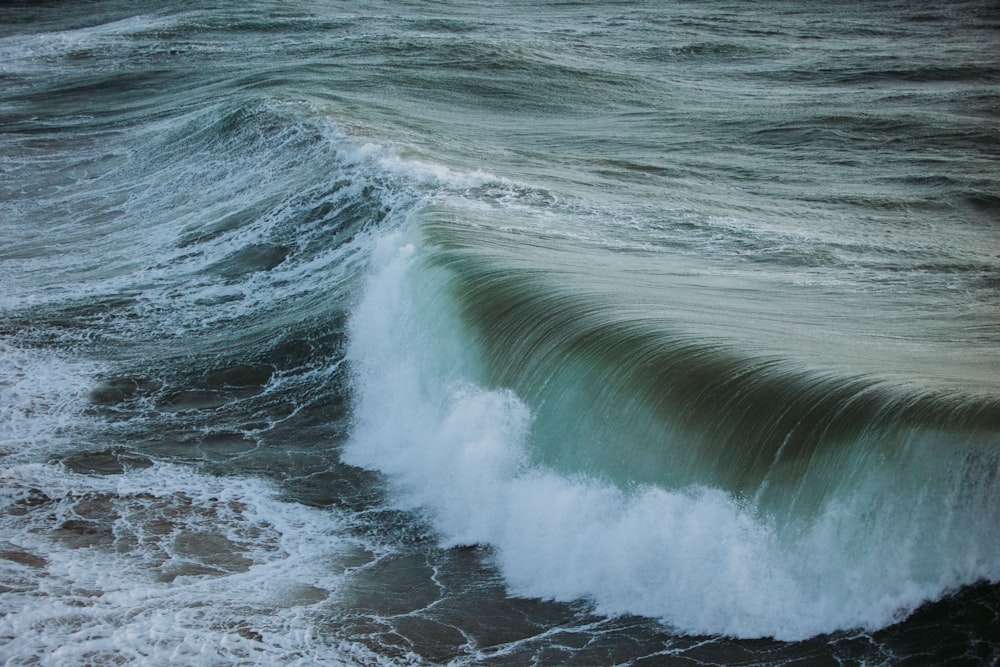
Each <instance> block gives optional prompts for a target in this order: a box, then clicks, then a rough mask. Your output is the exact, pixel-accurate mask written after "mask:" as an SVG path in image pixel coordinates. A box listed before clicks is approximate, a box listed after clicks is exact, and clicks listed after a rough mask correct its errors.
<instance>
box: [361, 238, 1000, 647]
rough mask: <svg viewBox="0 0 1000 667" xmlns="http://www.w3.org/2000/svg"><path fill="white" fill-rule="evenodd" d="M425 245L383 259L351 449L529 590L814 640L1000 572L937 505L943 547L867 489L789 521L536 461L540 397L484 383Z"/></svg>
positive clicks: (398, 248) (374, 287) (391, 249)
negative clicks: (534, 408)
mask: <svg viewBox="0 0 1000 667" xmlns="http://www.w3.org/2000/svg"><path fill="white" fill-rule="evenodd" d="M421 253H422V251H421V250H420V249H418V248H417V247H416V246H415V245H414V244H413V243H412V242H410V241H409V240H408V239H407V237H406V235H405V232H399V233H396V234H393V235H391V236H387V237H386V238H385V239H383V240H382V242H381V244H380V247H379V249H378V252H377V253H376V255H375V258H374V260H373V272H372V275H371V278H370V280H369V283H368V285H367V288H366V292H365V295H364V299H363V301H362V303H361V304H360V305H359V307H358V309H357V311H356V313H355V314H354V317H353V320H352V322H351V329H350V348H349V352H348V359H349V361H350V363H351V365H352V369H353V372H354V374H355V379H356V389H357V401H358V406H357V410H356V415H357V416H356V425H355V428H354V431H353V434H352V438H351V441H350V443H349V444H348V446H347V448H346V449H345V452H344V457H345V459H346V461H347V462H349V463H352V464H356V465H362V466H366V467H369V468H374V469H378V470H381V471H383V472H385V473H387V474H388V475H389V476H390V478H391V479H392V480H393V482H394V484H395V490H396V497H397V498H398V502H399V503H400V505H401V506H404V507H407V508H424V509H425V510H426V511H427V512H428V513H429V514H430V515H431V516H432V517H433V519H434V521H435V524H436V526H437V528H438V530H439V531H440V534H441V538H442V541H443V543H444V544H445V545H446V546H453V545H462V544H490V545H493V546H494V547H495V549H496V554H497V555H496V560H497V562H498V564H499V565H500V567H501V568H502V571H503V572H504V574H505V576H506V577H507V580H508V582H509V584H510V587H511V590H512V591H513V592H514V593H516V594H518V595H524V596H533V597H543V598H551V599H556V600H567V601H568V600H576V599H589V600H592V601H593V603H594V605H595V607H596V609H597V610H598V611H600V612H603V613H607V614H611V615H617V614H641V615H645V616H649V617H654V618H658V619H662V620H663V621H664V622H665V623H667V624H668V625H670V626H672V627H673V628H675V629H677V630H681V631H684V632H689V633H696V634H700V633H708V634H725V635H731V636H737V637H761V636H773V637H776V638H779V639H785V640H797V639H803V638H806V637H809V636H813V635H816V634H820V633H826V632H831V631H835V630H838V629H847V628H854V627H863V628H870V629H873V628H878V627H883V626H885V625H887V624H890V623H892V622H894V621H896V620H899V617H900V614H905V613H906V612H908V611H910V610H912V609H913V608H914V607H915V606H917V605H918V604H920V603H921V602H922V601H924V600H927V599H930V598H933V597H936V596H939V595H941V594H942V593H943V592H945V591H947V590H949V589H950V588H953V587H955V586H957V585H959V584H961V583H971V582H973V581H975V580H976V579H977V578H979V577H982V576H987V577H993V578H997V577H1000V572H998V571H997V568H998V565H997V563H998V562H1000V554H998V553H997V545H996V543H995V540H992V541H991V540H990V539H988V538H987V539H986V540H980V538H979V537H977V536H976V535H975V533H976V532H977V531H976V530H975V528H976V526H975V525H968V526H967V527H968V528H969V531H968V532H969V533H971V535H969V534H967V535H948V534H944V533H942V534H937V533H933V531H935V530H937V528H935V527H934V523H935V522H933V521H932V520H931V514H930V512H933V511H936V510H933V508H922V509H921V514H920V518H919V521H920V522H923V523H924V524H930V527H929V528H928V529H927V530H929V531H931V532H932V533H933V538H934V539H933V542H934V543H935V544H936V545H937V548H936V551H933V550H928V551H929V555H927V557H926V558H925V557H924V555H921V554H922V547H921V545H920V544H914V542H915V541H919V539H920V538H917V537H912V536H911V537H910V538H907V530H908V527H909V525H910V524H906V525H903V524H902V523H899V522H897V519H898V516H897V515H895V514H892V513H889V514H886V515H885V516H883V517H881V518H879V519H876V520H873V521H869V522H868V523H867V524H866V523H865V522H864V521H862V520H861V519H860V518H859V517H860V511H861V509H862V508H864V507H868V506H869V505H867V504H866V503H868V502H869V500H870V499H869V498H865V497H863V496H864V494H859V497H861V498H860V500H859V501H858V502H859V505H858V506H853V505H851V504H850V502H848V503H847V504H845V505H843V506H834V505H830V506H828V507H827V509H826V511H825V513H823V514H822V515H820V516H817V517H815V519H814V521H812V523H807V524H805V525H803V526H798V527H795V526H776V525H774V524H772V523H771V522H770V521H769V520H767V519H766V518H761V517H759V516H758V515H757V514H755V513H754V512H753V511H752V510H751V509H748V508H747V507H745V506H743V505H741V504H740V503H738V502H736V501H735V500H734V499H733V498H732V497H731V496H730V495H728V494H727V493H724V492H723V491H720V490H714V489H706V488H690V489H686V490H682V491H667V490H664V489H661V488H657V487H642V488H637V489H632V490H630V491H628V492H626V491H622V490H621V489H619V488H617V487H614V486H611V485H609V484H606V483H602V482H598V481H595V480H591V479H586V478H580V477H569V476H566V475H563V474H559V473H557V472H555V471H553V470H549V469H546V468H544V467H542V466H540V465H537V464H534V463H532V461H531V456H530V447H529V443H530V438H531V431H530V428H531V417H530V412H529V410H528V408H527V406H525V405H524V404H523V403H522V402H521V401H520V400H519V399H518V398H517V396H515V395H514V394H513V393H512V392H510V391H508V390H505V389H487V388H484V387H481V386H477V385H476V384H475V383H474V382H473V381H472V379H473V378H474V377H475V372H474V369H475V349H474V347H473V344H472V342H471V340H470V339H469V338H468V337H466V336H463V335H462V333H461V327H460V326H459V325H458V324H457V323H456V321H455V315H454V313H453V312H452V308H453V306H452V305H451V304H449V302H448V296H447V294H448V292H447V290H445V289H443V288H442V286H441V285H440V284H436V282H435V281H436V276H435V274H434V270H433V269H432V268H430V265H424V264H422V263H421V258H422V257H421ZM878 483H879V481H878V480H877V479H874V480H873V481H872V484H871V486H872V488H874V489H875V491H873V492H874V493H878V492H879V491H878V489H877V487H878ZM911 509H915V508H908V509H906V511H907V512H909V511H910V510H911ZM925 510H926V511H925ZM894 522H895V523H894ZM942 545H943V546H942ZM925 546H926V545H925ZM963 553H965V554H969V553H972V554H974V555H971V556H969V555H967V556H964V557H962V558H957V556H959V555H961V554H963ZM928 558H929V560H928ZM953 558H955V560H956V561H958V562H955V563H953V562H951V561H952V559H953Z"/></svg>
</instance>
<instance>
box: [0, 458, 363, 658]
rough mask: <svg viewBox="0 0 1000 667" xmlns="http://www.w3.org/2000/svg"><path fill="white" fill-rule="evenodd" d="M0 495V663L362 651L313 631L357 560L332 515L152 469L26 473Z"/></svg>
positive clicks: (253, 484)
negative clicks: (72, 523)
mask: <svg viewBox="0 0 1000 667" xmlns="http://www.w3.org/2000/svg"><path fill="white" fill-rule="evenodd" d="M0 488H2V493H0V526H2V528H3V532H4V534H5V535H6V536H7V538H8V539H9V540H10V542H6V543H2V549H3V550H4V552H5V554H10V553H12V552H14V553H20V554H22V555H21V556H20V557H18V556H16V555H15V556H13V557H11V556H10V555H5V556H4V558H0V581H2V582H3V583H4V585H5V586H6V587H7V588H8V589H9V592H7V593H5V594H4V595H3V596H0V612H2V616H0V661H4V662H5V664H6V663H8V661H9V662H10V663H17V664H20V663H21V662H25V663H27V662H32V663H33V662H35V661H38V663H39V664H95V663H101V662H102V661H109V662H114V663H115V664H121V663H120V662H119V661H124V663H125V664H143V665H167V664H188V665H219V664H303V665H306V664H309V665H311V664H352V663H354V661H355V660H354V659H352V657H351V656H352V655H356V654H357V653H358V652H359V651H361V652H363V649H361V648H360V647H352V646H351V645H350V644H349V643H347V642H344V643H342V644H331V643H330V642H329V641H327V640H326V639H325V638H324V631H323V630H322V629H321V628H320V624H321V623H322V622H323V618H324V612H326V613H329V612H328V609H329V605H330V604H331V603H332V601H333V600H334V599H335V598H336V595H337V590H338V587H339V586H340V583H341V581H342V579H343V577H344V576H345V575H344V574H343V573H344V572H345V567H346V566H345V565H344V563H345V561H344V559H345V557H347V558H348V559H350V557H351V554H352V553H354V552H355V551H356V550H357V549H359V548H364V547H363V546H362V545H359V544H358V543H356V541H354V540H352V539H350V538H345V537H343V535H342V533H343V524H342V523H341V520H340V518H339V517H338V516H337V515H336V514H335V513H333V512H330V511H326V510H320V509H315V508H309V507H306V506H303V505H300V504H297V503H290V502H283V501H281V500H279V499H278V498H277V497H276V493H275V491H274V490H273V489H272V488H271V487H270V486H269V485H268V484H267V483H265V482H262V481H260V480H253V479H239V478H218V477H206V476H203V475H199V474H197V473H195V472H193V471H191V470H190V469H188V468H184V467H179V466H171V465H162V464H159V465H156V466H154V467H153V468H150V469H147V470H133V471H129V472H126V473H125V474H123V475H118V476H111V477H101V476H83V475H76V474H73V473H71V472H68V471H65V470H62V469H60V468H59V467H56V466H51V465H39V464H25V465H20V466H14V467H9V468H7V469H5V470H4V471H3V473H2V484H0ZM29 497H30V498H32V499H33V500H32V501H31V502H30V503H27V504H25V502H24V500H25V498H29ZM40 499H41V500H40ZM19 501H20V503H21V505H20V506H18V502H19ZM25 508H26V511H25ZM19 509H20V511H18V510H19ZM67 520H77V521H81V520H91V521H94V522H95V523H96V525H97V526H98V528H96V529H95V530H93V531H91V532H89V533H88V532H84V533H82V534H80V533H79V532H74V530H73V529H72V528H67V529H62V528H60V527H61V526H64V525H69V524H65V523H64V522H65V521H67ZM94 535H96V536H97V537H96V538H95V537H94ZM80 540H96V542H97V543H96V544H94V543H90V542H88V543H86V544H81V543H80ZM345 555H346V556H345Z"/></svg>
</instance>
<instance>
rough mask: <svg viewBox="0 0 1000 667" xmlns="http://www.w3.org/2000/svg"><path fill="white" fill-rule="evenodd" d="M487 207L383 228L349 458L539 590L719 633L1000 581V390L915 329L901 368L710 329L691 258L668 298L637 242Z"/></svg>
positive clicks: (745, 632) (780, 629)
mask: <svg viewBox="0 0 1000 667" xmlns="http://www.w3.org/2000/svg"><path fill="white" fill-rule="evenodd" d="M477 213H480V212H477V211H475V210H469V209H456V208H448V207H442V206H432V207H430V208H426V209H423V210H422V211H421V212H420V213H419V214H418V216H417V220H416V221H415V222H414V224H413V229H411V230H409V231H408V232H406V233H403V232H401V233H400V234H399V237H398V238H397V237H396V236H392V237H389V238H387V239H384V240H383V242H382V243H383V247H382V248H381V249H380V251H379V253H378V254H377V255H376V260H375V264H376V268H375V270H374V274H373V277H372V278H371V279H370V282H369V285H368V287H367V288H366V296H365V300H364V301H363V302H362V304H361V306H360V307H359V310H358V311H356V312H355V315H354V316H353V320H352V326H351V340H352V344H351V351H350V352H349V354H348V359H349V360H350V361H351V362H352V366H353V368H354V369H355V372H356V380H357V383H358V396H359V399H358V400H359V409H358V414H359V424H358V426H357V429H356V431H355V433H354V436H353V442H352V444H351V445H350V446H349V448H348V450H347V459H346V460H347V461H349V462H351V463H355V464H358V465H364V466H368V467H376V468H378V469H380V470H383V471H384V472H387V473H388V474H389V475H390V476H391V477H392V478H394V479H395V480H396V481H397V484H398V486H399V492H400V493H401V494H402V497H403V498H404V499H405V503H406V504H407V506H409V507H427V508H429V509H430V510H431V512H432V514H433V516H434V518H435V525H437V526H438V527H439V529H440V530H442V532H443V534H444V536H445V540H446V543H447V544H450V545H463V544H482V543H485V544H491V545H495V546H496V547H497V550H498V553H497V556H496V558H497V561H498V563H499V564H500V566H501V568H502V570H503V572H504V573H505V575H507V576H508V577H509V579H510V580H511V583H512V586H513V588H514V590H515V591H517V592H519V593H521V594H525V595H532V596H543V597H550V598H553V599H558V600H573V599H576V598H580V597H591V598H592V599H593V600H594V602H595V604H596V606H597V608H598V609H599V610H601V611H602V612H604V613H612V614H640V615H647V616H653V617H656V618H660V619H663V620H664V621H666V622H667V623H669V624H670V625H671V626H672V627H675V628H678V629H681V630H683V631H686V632H691V633H696V634H712V633H722V634H728V635H734V636H746V637H755V636H762V635H765V636H775V637H778V638H782V639H803V638H806V637H810V636H813V635H816V634H821V633H828V632H832V631H834V630H837V629H840V628H846V627H866V628H878V627H882V626H884V625H887V624H889V623H891V622H893V621H894V620H897V619H898V618H899V617H900V615H901V614H905V613H906V612H907V610H912V609H914V608H915V607H916V606H918V605H919V604H920V603H922V602H923V601H925V600H927V599H933V598H936V597H938V596H940V595H941V594H943V593H945V592H946V591H949V590H953V589H955V588H957V587H959V586H961V585H963V584H968V583H972V582H975V581H977V580H979V579H982V578H987V579H995V578H996V577H997V571H996V563H997V561H998V556H1000V552H998V548H1000V545H998V543H997V541H996V539H995V535H994V534H993V531H992V528H991V527H992V526H994V525H996V522H997V520H998V519H1000V516H998V515H997V508H998V503H997V501H998V495H997V494H998V492H1000V489H998V487H997V484H996V479H997V475H996V472H997V466H998V463H1000V459H998V452H997V449H996V446H995V443H996V441H995V438H996V433H997V429H998V426H1000V403H998V401H997V400H996V398H995V397H994V396H992V395H990V394H989V393H986V392H983V391H982V389H983V387H982V386H980V385H979V383H977V382H972V383H970V386H969V387H965V388H964V389H963V388H960V387H958V386H953V383H950V382H942V383H940V386H939V385H938V384H936V383H934V382H930V383H925V384H924V385H919V384H918V383H917V378H916V377H912V376H907V374H906V373H905V371H907V370H910V369H899V370H898V371H897V373H896V374H891V371H892V370H893V369H892V368H891V367H890V366H889V364H888V362H889V361H890V360H891V359H892V357H891V353H892V349H891V348H889V349H885V348H884V347H880V350H879V351H880V356H879V359H878V361H879V363H880V364H881V365H882V367H883V368H886V371H887V373H886V375H885V376H881V377H880V376H878V375H874V374H862V373H861V372H860V371H856V374H849V373H848V371H847V369H846V368H843V366H844V365H845V364H844V360H843V359H842V358H840V357H839V356H833V357H832V358H831V357H829V356H828V355H830V349H829V348H827V349H822V350H820V354H819V355H816V356H818V359H817V365H816V366H813V367H810V366H806V365H805V363H804V361H802V360H800V359H793V358H788V357H779V356H776V355H775V353H773V352H772V353H770V354H766V353H765V352H764V351H762V350H759V349H753V348H749V349H748V348H747V347H737V345H736V342H735V340H738V338H737V339H735V340H734V338H733V337H730V339H728V340H727V339H725V338H722V337H716V336H707V335H706V334H705V333H704V331H705V330H706V329H705V328H704V326H703V327H702V328H701V330H700V331H695V332H693V333H692V332H691V330H690V326H691V325H690V320H687V319H686V318H685V317H684V313H683V312H682V311H681V312H678V310H677V309H674V308H672V306H673V304H674V303H676V300H677V296H676V295H675V294H674V293H672V292H671V288H672V289H674V290H680V289H683V288H684V287H683V285H681V284H678V282H677V276H667V279H666V280H665V281H664V280H663V278H662V277H657V278H653V277H649V278H648V279H649V280H651V281H652V280H658V281H659V283H658V284H657V285H655V288H654V289H652V290H649V293H647V294H646V295H645V297H646V298H650V297H651V296H657V295H658V296H659V297H660V298H656V299H653V300H651V301H649V302H644V301H642V300H640V299H642V297H641V296H639V295H637V294H635V291H634V290H630V289H629V290H628V291H622V288H623V287H626V288H627V286H628V285H630V283H628V282H622V281H621V279H620V276H616V275H615V274H614V271H615V269H614V265H615V264H616V262H617V261H619V260H620V258H617V257H614V256H612V257H604V258H602V257H601V255H600V254H598V253H595V252H594V251H593V249H590V251H589V253H588V250H587V249H586V248H584V247H576V248H574V249H573V250H572V251H571V252H569V253H567V252H566V249H565V248H564V247H563V246H562V244H561V243H560V244H552V243H551V241H542V242H540V243H538V242H537V241H536V243H538V245H533V246H531V247H529V246H525V245H524V241H523V238H519V237H520V234H518V235H514V234H511V233H510V232H497V231H496V229H495V228H493V227H490V228H487V229H486V230H484V229H483V226H482V225H481V222H482V220H483V216H482V215H480V217H478V218H477V223H480V224H476V225H464V224H463V223H462V222H461V221H460V217H459V216H462V215H466V216H472V215H476V214H477ZM485 217H487V218H488V217H489V215H488V214H487V216H485ZM549 222H550V224H551V221H549ZM407 233H408V234H410V235H411V236H409V237H408V236H406V234H407ZM536 254H540V255H541V257H535V256H534V255H536ZM561 254H562V255H564V256H563V257H562V261H565V264H562V262H561V260H560V257H559V256H560V255H561ZM583 257H585V260H584V261H582V262H581V261H580V259H581V258H583ZM602 259H603V262H602ZM628 263H629V266H630V267H631V268H633V269H635V268H637V267H636V264H641V262H636V261H635V260H634V259H633V258H628ZM643 275H647V276H650V274H647V273H643ZM684 282H688V289H691V286H690V285H691V283H690V277H689V276H684ZM698 282H699V281H694V284H697V283H698ZM745 289H747V286H746V285H744V290H745ZM775 289H777V287H775V286H772V287H771V290H772V293H773V291H774V290H775ZM664 294H666V295H668V296H662V295H664ZM806 294H808V292H807V293H806ZM804 296H805V295H803V294H802V293H801V290H799V293H797V294H796V293H795V292H792V293H790V294H789V295H788V298H789V300H792V299H795V300H803V298H804ZM685 298H693V299H695V300H696V301H697V302H699V303H710V304H711V305H710V306H709V310H710V311H711V312H712V313H713V317H716V316H715V315H714V313H715V311H716V310H717V309H718V303H719V302H718V301H717V300H712V301H703V300H702V295H699V294H693V295H692V294H688V295H686V297H685ZM682 305H683V304H682ZM756 308H757V309H758V313H757V315H758V316H764V315H766V314H765V313H761V312H760V310H759V306H757V307H756ZM840 312H841V314H843V312H842V311H840ZM738 314H739V313H737V315H738ZM733 315H734V313H732V312H728V311H727V312H724V313H722V314H721V316H719V317H717V320H718V321H715V322H712V323H711V324H712V325H714V326H723V325H728V326H733V325H734V323H733V322H731V321H730V320H729V318H731V317H733ZM776 315H777V314H776ZM740 321H745V320H740ZM685 329H687V330H686V331H685ZM709 330H710V329H709ZM758 334H759V332H755V335H758ZM795 336H796V338H801V337H802V336H803V334H802V333H801V332H796V334H795ZM770 345H774V342H773V341H771V342H770ZM760 347H764V346H763V345H761V346H760ZM775 349H792V348H786V347H785V346H784V345H783V344H781V343H780V342H779V343H778V345H777V346H776V348H775ZM809 350H811V347H810V348H807V349H806V350H803V352H805V351H809ZM909 351H910V346H907V349H906V352H907V353H909ZM805 356H806V355H805V354H803V357H805ZM904 356H905V355H904ZM928 356H931V355H928ZM823 359H825V360H827V361H828V365H827V367H823V366H820V365H819V364H818V361H819V360H823ZM862 361H864V360H862ZM921 361H922V363H921V366H922V367H924V368H926V367H927V365H928V364H929V363H931V362H932V361H937V362H940V363H947V364H954V363H955V360H954V359H953V358H952V357H951V356H948V357H945V359H937V360H934V359H923V360H921ZM970 361H971V360H970ZM856 365H858V366H860V365H861V364H860V363H858V364H856ZM911 372H912V371H911Z"/></svg>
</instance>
